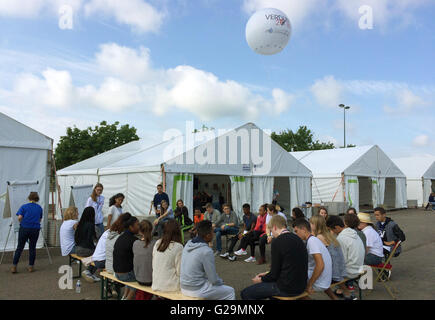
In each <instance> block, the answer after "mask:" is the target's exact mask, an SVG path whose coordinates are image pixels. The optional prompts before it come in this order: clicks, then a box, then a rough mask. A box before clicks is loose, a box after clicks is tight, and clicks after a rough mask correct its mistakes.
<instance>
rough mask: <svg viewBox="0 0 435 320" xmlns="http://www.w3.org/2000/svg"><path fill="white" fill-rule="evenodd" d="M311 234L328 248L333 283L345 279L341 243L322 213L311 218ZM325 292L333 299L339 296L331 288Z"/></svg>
mask: <svg viewBox="0 0 435 320" xmlns="http://www.w3.org/2000/svg"><path fill="white" fill-rule="evenodd" d="M328 220H329V219H328ZM310 227H311V234H312V235H313V236H315V237H317V238H318V239H319V240H320V241H322V243H323V244H324V245H325V247H326V249H328V252H329V255H330V256H331V260H332V283H336V282H340V281H343V279H344V277H346V264H345V262H344V256H343V251H342V250H341V248H340V243H339V242H338V241H337V239H336V238H335V236H334V235H333V234H331V232H330V231H329V230H328V228H327V227H326V221H325V219H324V218H323V217H322V216H321V215H317V216H314V217H311V219H310ZM325 293H326V294H327V295H328V297H329V298H331V299H332V300H337V299H338V298H337V296H336V295H335V294H334V292H333V291H332V290H331V289H329V288H328V289H327V290H326V291H325Z"/></svg>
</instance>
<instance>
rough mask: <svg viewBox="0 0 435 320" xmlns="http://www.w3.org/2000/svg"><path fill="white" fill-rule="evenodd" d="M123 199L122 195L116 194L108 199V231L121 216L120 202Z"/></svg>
mask: <svg viewBox="0 0 435 320" xmlns="http://www.w3.org/2000/svg"><path fill="white" fill-rule="evenodd" d="M124 198H125V196H124V195H123V194H122V193H117V194H115V195H114V196H113V197H112V198H110V199H109V214H108V216H107V228H108V229H109V228H110V226H111V225H112V223H113V222H115V221H116V219H118V217H119V216H120V215H121V214H122V202H123V201H124Z"/></svg>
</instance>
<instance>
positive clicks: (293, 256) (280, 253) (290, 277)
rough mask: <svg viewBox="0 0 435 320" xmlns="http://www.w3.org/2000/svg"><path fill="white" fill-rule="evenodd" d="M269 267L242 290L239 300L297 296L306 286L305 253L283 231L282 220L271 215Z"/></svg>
mask: <svg viewBox="0 0 435 320" xmlns="http://www.w3.org/2000/svg"><path fill="white" fill-rule="evenodd" d="M268 229H269V230H271V232H272V235H273V237H274V240H273V241H272V245H271V250H272V264H271V267H270V272H265V273H260V274H258V275H256V276H255V278H253V279H252V282H253V283H254V284H253V285H252V286H250V287H247V288H245V289H243V291H242V292H241V297H242V299H243V300H257V299H266V298H271V297H273V296H284V297H291V296H298V295H300V294H302V293H303V292H304V290H305V287H306V285H307V281H306V279H307V274H308V252H307V248H306V246H305V244H304V243H303V242H302V240H301V239H300V238H299V237H298V236H297V235H295V234H294V233H291V232H290V231H288V230H287V223H286V220H285V219H284V218H283V217H281V216H279V215H275V216H274V217H272V219H270V221H269V224H268Z"/></svg>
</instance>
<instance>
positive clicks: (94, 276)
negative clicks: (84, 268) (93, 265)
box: [91, 274, 101, 282]
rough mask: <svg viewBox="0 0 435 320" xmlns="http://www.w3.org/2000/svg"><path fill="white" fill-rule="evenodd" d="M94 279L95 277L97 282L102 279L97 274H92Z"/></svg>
mask: <svg viewBox="0 0 435 320" xmlns="http://www.w3.org/2000/svg"><path fill="white" fill-rule="evenodd" d="M91 277H92V279H94V281H95V282H98V281H101V279H100V278H99V277H97V276H96V275H95V274H92V275H91Z"/></svg>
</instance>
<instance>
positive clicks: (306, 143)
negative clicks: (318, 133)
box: [271, 126, 334, 151]
mask: <svg viewBox="0 0 435 320" xmlns="http://www.w3.org/2000/svg"><path fill="white" fill-rule="evenodd" d="M271 137H272V139H273V140H274V141H275V142H277V143H278V144H279V145H280V146H281V147H283V148H284V149H285V150H287V151H306V150H321V149H334V144H333V143H332V142H320V141H319V140H316V141H314V140H313V133H312V131H311V130H310V129H308V128H307V127H306V126H300V127H299V129H298V131H296V132H293V131H292V130H290V129H287V130H284V131H281V132H279V133H275V132H272V134H271Z"/></svg>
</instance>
